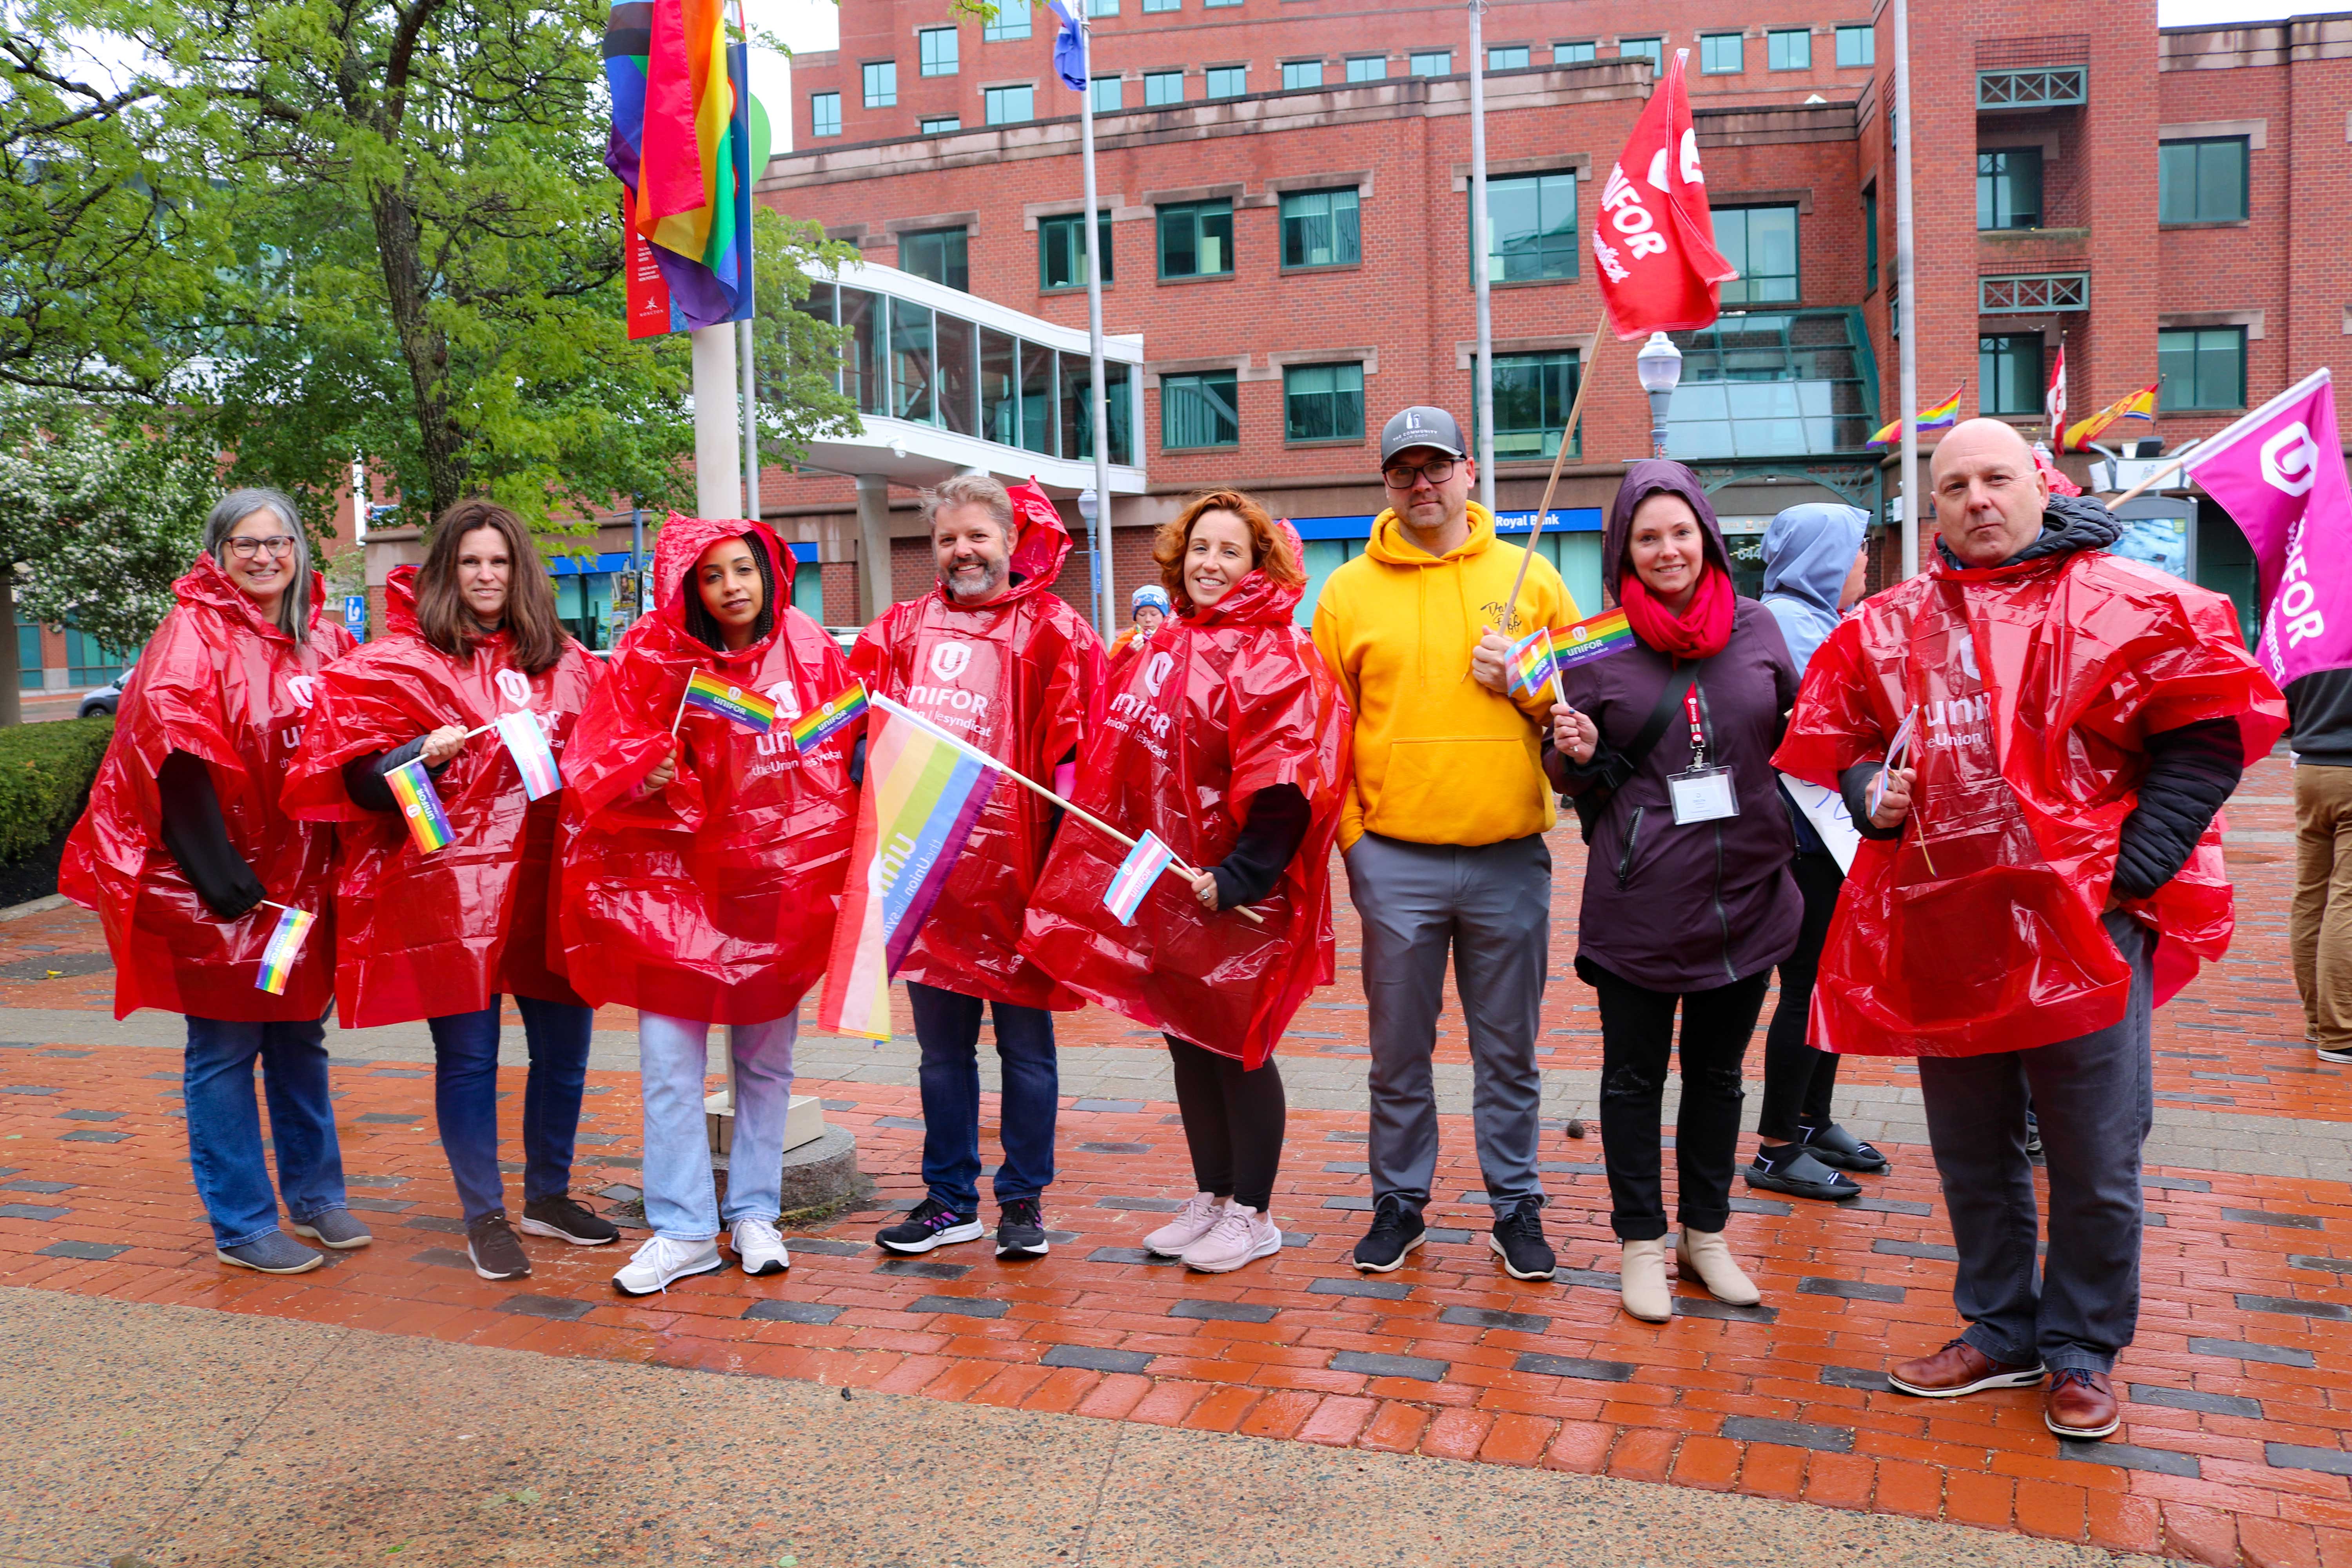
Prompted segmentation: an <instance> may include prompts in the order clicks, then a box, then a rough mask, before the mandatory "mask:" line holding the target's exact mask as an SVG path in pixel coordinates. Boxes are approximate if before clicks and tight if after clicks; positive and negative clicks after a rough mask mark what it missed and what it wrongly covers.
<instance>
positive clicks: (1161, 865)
mask: <svg viewBox="0 0 2352 1568" xmlns="http://www.w3.org/2000/svg"><path fill="white" fill-rule="evenodd" d="M1175 863H1176V851H1174V850H1173V849H1171V848H1169V847H1168V846H1166V845H1165V844H1162V843H1161V842H1160V836H1159V835H1158V834H1156V833H1154V832H1152V831H1151V830H1150V828H1146V829H1144V832H1143V837H1141V838H1139V839H1137V840H1136V842H1135V847H1134V848H1132V849H1130V850H1129V851H1128V852H1127V858H1126V859H1124V860H1122V861H1120V862H1119V863H1118V871H1117V872H1116V873H1114V874H1113V875H1112V877H1111V879H1110V886H1109V887H1108V888H1106V889H1103V908H1105V909H1107V910H1109V911H1110V912H1111V913H1113V914H1115V915H1117V916H1118V923H1119V924H1121V925H1129V926H1131V925H1133V924H1134V923H1135V911H1136V910H1139V909H1141V908H1142V907H1143V900H1144V897H1145V895H1147V894H1149V893H1150V891H1151V884H1152V883H1154V882H1157V881H1158V880H1160V872H1162V871H1165V870H1166V869H1168V868H1169V867H1171V866H1172V865H1174V864H1175Z"/></svg>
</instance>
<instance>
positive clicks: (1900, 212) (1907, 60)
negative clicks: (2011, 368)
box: [1895, 0, 1919, 577]
mask: <svg viewBox="0 0 2352 1568" xmlns="http://www.w3.org/2000/svg"><path fill="white" fill-rule="evenodd" d="M1917 281H1918V280H1917V279H1916V276H1915V272H1914V268H1913V266H1912V253H1911V7H1910V3H1909V0H1895V290H1896V299H1895V307H1896V309H1898V310H1900V311H1901V312H1902V317H1901V322H1900V327H1899V334H1900V340H1901V341H1900V342H1898V343H1897V344H1896V346H1895V363H1897V364H1898V365H1899V366H1900V367H1901V374H1900V378H1899V379H1900V380H1901V383H1902V387H1901V396H1902V398H1903V405H1902V407H1901V408H1900V409H1899V410H1897V412H1898V413H1899V414H1900V415H1901V416H1902V420H1903V575H1905V576H1906V577H1916V576H1917V575H1918V574H1919V305H1918V300H1919V289H1918V287H1917Z"/></svg>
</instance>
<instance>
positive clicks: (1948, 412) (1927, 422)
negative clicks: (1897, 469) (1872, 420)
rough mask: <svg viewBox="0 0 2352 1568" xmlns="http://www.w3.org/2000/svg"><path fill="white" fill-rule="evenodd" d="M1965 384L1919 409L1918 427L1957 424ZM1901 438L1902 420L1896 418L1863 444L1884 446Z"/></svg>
mask: <svg viewBox="0 0 2352 1568" xmlns="http://www.w3.org/2000/svg"><path fill="white" fill-rule="evenodd" d="M1967 386H1968V384H1967V383H1965V382H1963V383H1961V384H1960V385H1958V386H1956V387H1954V388H1952V395H1951V396H1949V397H1947V398H1946V399H1944V401H1943V402H1941V403H1938V404H1937V405H1936V406H1935V407H1933V408H1922V409H1921V410H1919V428H1920V429H1922V430H1941V429H1944V428H1946V427H1947V426H1953V425H1957V424H1958V423H1959V422H1960V394H1961V393H1962V392H1964V391H1966V390H1967ZM1902 438H1903V421H1901V420H1900V419H1897V420H1895V422H1894V423H1893V424H1891V425H1888V426H1885V427H1884V428H1882V429H1881V430H1880V431H1879V432H1878V434H1877V435H1875V436H1873V437H1871V438H1870V439H1869V441H1868V442H1866V443H1864V444H1865V445H1867V446H1872V447H1885V446H1887V445H1889V444H1891V443H1893V442H1895V441H1899V440H1901V439H1902Z"/></svg>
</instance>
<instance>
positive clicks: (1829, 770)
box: [1773, 551, 2286, 1056]
mask: <svg viewBox="0 0 2352 1568" xmlns="http://www.w3.org/2000/svg"><path fill="white" fill-rule="evenodd" d="M1979 671H1981V678H1980V679H1979ZM1915 704H1916V705H1917V707H1918V708H1919V710H1920V721H1919V726H1918V729H1917V731H1916V741H1915V743H1914V754H1915V756H1916V765H1917V768H1918V783H1917V784H1916V786H1915V789H1914V792H1913V795H1912V800H1913V805H1912V812H1911V817H1910V819H1909V823H1908V824H1907V825H1906V828H1905V831H1904V834H1903V837H1901V838H1899V839H1886V840H1874V839H1864V840H1863V841H1862V845H1861V847H1860V848H1859V849H1857V850H1856V851H1855V854H1854V860H1853V869H1852V871H1851V872H1850V873H1849V874H1848V875H1847V878H1846V882H1845V891H1844V894H1843V897H1841V898H1840V900H1838V908H1837V914H1836V916H1835V918H1834V919H1833V921H1832V923H1831V926H1830V933H1829V939H1828V945H1827V947H1826V949H1825V950H1824V952H1822V963H1821V971H1820V978H1819V981H1818V983H1817V984H1816V985H1815V987H1814V990H1813V1014H1812V1024H1811V1030H1812V1038H1813V1042H1814V1043H1815V1044H1816V1045H1818V1046H1821V1047H1823V1048H1825V1049H1829V1050H1835V1051H1845V1052H1853V1053H1859V1054H1865V1055H1878V1056H1976V1055H1980V1054H1983V1053H1986V1052H1990V1051H2014V1050H2025V1049H2030V1048H2032V1047H2035V1046H2043V1045H2049V1044H2052V1043H2053V1042H2056V1041H2059V1040H2065V1039H2071V1038H2073V1037H2075V1036H2077V1035H2082V1034H2085V1033H2088V1032H2089V1031H2091V1030H2093V1029H2097V1028H2103V1027H2105V1026H2107V1025H2109V1024H2112V1023H2114V1022H2115V1021H2116V1019H2117V1018H2119V1017H2121V1016H2123V1012H2124V1007H2125V1005H2126V1000H2127V999H2128V995H2129V991H2130V984H2131V973H2130V970H2129V967H2128V966H2127V965H2126V963H2124V962H2123V960H2122V959H2121V958H2120V957H2118V956H2117V955H2116V950H2115V944H2114V943H2113V942H2110V941H2108V939H2107V936H2106V933H2105V931H2103V930H2101V928H2100V925H2099V918H2100V913H2101V911H2102V910H2104V909H2105V907H2106V903H2107V899H2108V890H2109V887H2108V885H2109V883H2110V882H2111V881H2112V879H2113V878H2114V876H2115V868H2116V855H2117V845H2118V840H2119V837H2120V834H2121V831H2122V827H2123V821H2124V818H2125V817H2126V816H2129V815H2130V814H2131V811H2132V808H2133V806H2134V805H2137V802H2138V790H2137V784H2138V781H2139V779H2140V777H2141V775H2142V774H2143V773H2144V772H2145V770H2146V767H2147V761H2146V756H2145V753H2144V752H2143V751H2142V742H2143V741H2144V739H2145V737H2147V736H2148V735H2150V734H2154V733H2156V732H2158V731H2163V730H2169V729H2174V728H2177V727H2179V726H2180V725H2182V724H2189V723H2195V722H2198V721H2202V720H2210V719H2225V718H2234V719H2235V720H2236V721H2238V726H2239V729H2240V731H2241V733H2242V736H2243V739H2244V743H2245V750H2246V757H2247V760H2248V761H2249V762H2252V760H2254V759H2256V758H2259V757H2262V756H2264V755H2266V754H2268V752H2269V751H2270V749H2271V746H2272V743H2273V742H2275V741H2276V740H2277V739H2278V736H2279V734H2280V732H2281V731H2282V730H2283V729H2284V726H2285V723H2286V705H2285V700H2284V699H2283V698H2282V697H2281V696H2280V695H2279V691H2278V689H2277V688H2276V687H2275V686H2273V684H2272V683H2271V680H2270V678H2269V677H2268V676H2266V675H2264V674H2263V671H2262V670H2261V668H2259V667H2258V666H2256V664H2255V663H2254V661H2253V660H2252V658H2250V657H2249V656H2248V655H2247V653H2246V647H2245V643H2244V641H2243V639H2242V637H2240V636H2239V632H2238V621H2237V615H2236V612H2235V611H2234V610H2233V609H2232V608H2231V605H2230V602H2229V601H2228V600H2227V599H2225V598H2222V597H2221V595H2217V594H2212V593H2208V592H2207V591H2206V590H2204V589H2202V588H2197V587H2193V586H2191V585H2189V584H2186V583H2183V582H2180V581H2179V580H2178V579H2176V578H2173V577H2170V576H2168V575H2166V574H2162V573H2159V572H2158V571H2156V570H2155V569H2154V568H2152V567H2147V566H2143V565H2140V564H2138V563H2135V562H2130V561H2125V560H2120V559H2118V558H2116V557H2115V556H2111V555H2106V554H2104V553H2100V552H2094V551H2081V552H2074V553H2072V554H2065V555H2058V556H2044V557H2042V558H2040V559H2038V560H2033V561H2028V562H2024V563H2020V564H2017V565H2013V566H2000V567H1992V568H1988V569H1983V570H1962V569H1959V568H1956V567H1954V566H1952V565H1951V564H1950V563H1948V562H1946V561H1944V560H1943V559H1942V558H1941V553H1940V552H1938V555H1937V560H1936V562H1935V564H1934V565H1933V567H1932V568H1931V569H1930V571H1929V572H1928V574H1927V575H1925V576H1920V577H1914V578H1912V579H1911V580H1910V581H1908V582H1906V583H1904V584H1900V585H1899V586H1897V587H1895V588H1893V589H1890V590H1889V591H1887V592H1886V593H1884V594H1882V595H1879V596H1878V597H1876V598H1874V599H1872V600H1870V601H1868V602H1867V603H1866V604H1864V605H1863V606H1862V608H1861V610H1860V611H1859V612H1858V613H1857V614H1856V615H1854V616H1852V617H1850V618H1849V619H1847V620H1846V621H1845V622H1844V623H1843V625H1841V626H1839V627H1838V628H1837V630H1836V631H1834V632H1832V634H1831V635H1830V637H1829V639H1828V640H1827V641H1825V642H1824V643H1822V647H1821V648H1820V650H1819V651H1818V652H1816V653H1815V654H1814V655H1813V658H1812V662H1811V666H1810V667H1809V668H1807V670H1806V672H1805V682H1804V687H1803V689H1802V690H1801V693H1800V694H1799V696H1798V700H1797V707H1796V711H1795V714H1794V716H1793V717H1792V719H1791V721H1790V726H1789V733H1788V737H1787V739H1786V740H1785V741H1783V742H1781V745H1780V751H1779V752H1778V753H1777V754H1776V755H1775V756H1774V758H1773V762H1774V763H1775V765H1777V766H1778V767H1780V769H1781V770H1782V771H1783V772H1785V773H1791V774H1793V775H1795V776H1796V777H1798V778H1801V779H1806V780H1809V781H1811V783H1814V784H1822V785H1825V786H1832V787H1833V786H1834V785H1835V784H1836V782H1837V778H1838V775H1839V774H1840V773H1843V771H1844V770H1845V769H1846V768H1847V767H1849V766H1851V765H1852V764H1853V763H1857V762H1860V761H1862V760H1864V758H1873V757H1878V756H1882V755H1884V754H1885V750H1886V743H1887V738H1888V737H1889V736H1891V735H1893V734H1894V733H1895V730H1896V728H1897V727H1898V726H1899V725H1900V724H1901V722H1902V721H1903V717H1904V715H1905V714H1906V713H1907V712H1909V711H1910V710H1911V709H1912V707H1913V706H1914V705H1915ZM1923 833H1924V835H1925V844H1924V848H1923V845H1922V834H1923ZM1931 859H1932V861H1933V868H1932V869H1931V868H1930V865H1929V861H1930V860H1931ZM2122 907H2124V908H2125V909H2126V910H2130V911H2131V912H2132V914H2133V915H2134V916H2135V917H2136V918H2137V919H2138V920H2139V921H2142V922H2143V923H2144V924H2146V925H2147V926H2149V927H2150V928H2152V929H2153V931H2155V933H2156V939H2157V942H2156V953H2155V972H2156V998H2157V1000H2158V1002H2159V1003H2161V1002H2163V1001H2165V1000H2167V999H2168V998H2169V997H2170V996H2172V995H2173V994H2174V993H2176V992H2178V991H2179V989H2180V988H2181V987H2182V986H2183V985H2185V984H2188V982H2189V979H2190V977H2191V976H2193V975H2194V974H2195V973H2196V972H2197V967H2198V964H2199V963H2200V961H2202V960H2208V959H2215V958H2219V957H2220V956H2221V954H2222V953H2223V952H2226V951H2227V950H2228V948H2229V944H2230V933H2231V927H2232V925H2233V923H2234V914H2233V911H2232V909H2231V890H2230V881H2229V874H2228V870H2227V868H2226V867H2225V866H2224V865H2223V863H2222V859H2221V821H2220V819H2219V818H2218V817H2217V818H2216V819H2215V821H2214V823H2213V824H2212V826H2210V827H2209V828H2208V829H2207V830H2206V832H2205V835H2204V837H2203V838H2202V839H2201V840H2200V842H2199V844H2198V846H2197V848H2196V849H2195V851H2194V852H2193V853H2192V854H2191V856H2190V858H2189V863H2188V865H2187V866H2186V867H2184V868H2182V870H2181V872H2180V874H2179V876H2177V877H2175V878H2174V879H2172V880H2171V881H2170V882H2168V883H2167V884H2165V886H2164V887H2162V888H2160V889H2158V890H2157V893H2156V896H2155V897H2153V898H2151V899H2148V900H2124V901H2123V906H2122Z"/></svg>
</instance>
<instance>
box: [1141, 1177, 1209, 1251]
mask: <svg viewBox="0 0 2352 1568" xmlns="http://www.w3.org/2000/svg"><path fill="white" fill-rule="evenodd" d="M1224 1212H1225V1200H1224V1199H1223V1198H1221V1197H1218V1196H1217V1195H1216V1194H1213V1193H1194V1194H1192V1196H1191V1197H1189V1198H1186V1199H1185V1200H1184V1206H1183V1207H1182V1208H1181V1209H1178V1210H1177V1211H1176V1212H1175V1213H1174V1214H1173V1215H1170V1216H1169V1219H1168V1223H1167V1224H1166V1225H1163V1226H1160V1228H1159V1229H1158V1230H1155V1231H1153V1232H1152V1233H1151V1234H1150V1236H1147V1237H1144V1238H1143V1248H1144V1250H1145V1251H1147V1252H1156V1253H1158V1254H1159V1255H1160V1257H1162V1258H1181V1257H1182V1256H1183V1255H1184V1249H1185V1248H1186V1247H1190V1246H1192V1244H1193V1243H1194V1242H1196V1241H1198V1240H1200V1239H1201V1238H1202V1237H1204V1236H1206V1235H1208V1234H1209V1232H1210V1231H1211V1230H1212V1229H1213V1228H1214V1227H1215V1226H1216V1223H1217V1216H1218V1215H1221V1214H1223V1213H1224Z"/></svg>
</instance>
